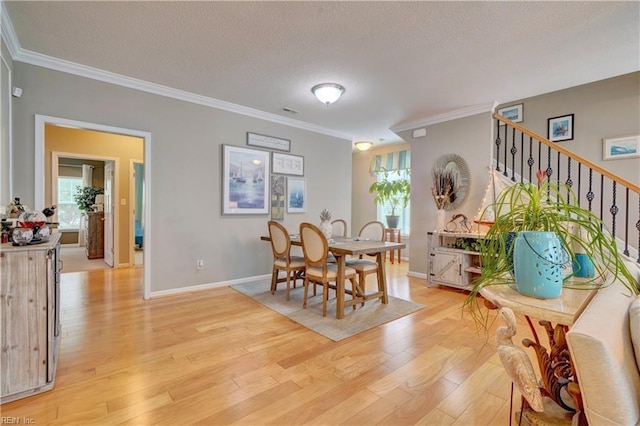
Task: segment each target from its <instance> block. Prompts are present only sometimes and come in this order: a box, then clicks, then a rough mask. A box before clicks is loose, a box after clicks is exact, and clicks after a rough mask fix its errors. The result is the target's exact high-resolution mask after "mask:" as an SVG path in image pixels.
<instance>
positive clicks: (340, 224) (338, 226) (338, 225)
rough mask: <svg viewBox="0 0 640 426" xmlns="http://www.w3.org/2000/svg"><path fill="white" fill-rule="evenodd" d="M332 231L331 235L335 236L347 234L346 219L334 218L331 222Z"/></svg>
mask: <svg viewBox="0 0 640 426" xmlns="http://www.w3.org/2000/svg"><path fill="white" fill-rule="evenodd" d="M331 226H332V229H333V230H332V232H331V235H333V236H335V237H346V236H347V221H346V220H344V219H336V220H334V221H333V222H331Z"/></svg>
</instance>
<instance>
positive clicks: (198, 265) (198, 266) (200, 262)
mask: <svg viewBox="0 0 640 426" xmlns="http://www.w3.org/2000/svg"><path fill="white" fill-rule="evenodd" d="M202 268H204V260H202V259H198V260H196V269H202Z"/></svg>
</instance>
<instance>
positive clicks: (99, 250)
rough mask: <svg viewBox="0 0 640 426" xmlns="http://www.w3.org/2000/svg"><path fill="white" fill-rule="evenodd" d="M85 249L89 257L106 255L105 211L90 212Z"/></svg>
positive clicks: (94, 257)
mask: <svg viewBox="0 0 640 426" xmlns="http://www.w3.org/2000/svg"><path fill="white" fill-rule="evenodd" d="M87 216H88V219H87V221H86V224H87V229H86V232H85V238H86V241H85V251H86V252H87V258H88V259H100V258H103V257H104V213H102V212H100V213H88V214H87Z"/></svg>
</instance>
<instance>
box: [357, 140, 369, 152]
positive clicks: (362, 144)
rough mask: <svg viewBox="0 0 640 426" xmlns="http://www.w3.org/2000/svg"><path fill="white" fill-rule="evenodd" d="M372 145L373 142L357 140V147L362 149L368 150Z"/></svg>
mask: <svg viewBox="0 0 640 426" xmlns="http://www.w3.org/2000/svg"><path fill="white" fill-rule="evenodd" d="M372 145H373V144H372V143H371V142H367V141H361V142H356V148H358V149H359V150H360V151H366V150H368V149H369V148H371V146H372Z"/></svg>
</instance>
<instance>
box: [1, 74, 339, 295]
mask: <svg viewBox="0 0 640 426" xmlns="http://www.w3.org/2000/svg"><path fill="white" fill-rule="evenodd" d="M13 79H14V84H15V85H18V86H20V87H22V88H23V89H24V93H23V96H22V98H20V99H19V100H18V101H17V102H14V111H13V122H14V135H15V139H14V144H13V147H14V158H13V160H14V162H13V164H14V165H15V166H16V167H14V194H16V195H19V196H21V197H22V199H23V200H24V202H25V203H26V204H28V205H29V204H31V205H33V198H34V114H44V115H50V116H56V117H62V118H68V119H73V120H80V121H86V122H91V123H100V124H106V125H110V126H116V127H123V128H128V129H135V130H143V131H148V132H151V134H152V136H151V150H150V151H151V164H150V170H151V178H150V181H149V182H147V189H148V190H149V191H150V197H151V204H150V206H148V207H149V208H150V211H151V223H148V224H146V227H145V233H146V235H148V236H150V241H151V242H152V245H151V246H147V247H146V249H147V250H150V254H151V261H150V264H148V265H145V267H148V268H150V272H151V291H152V292H158V291H164V290H171V289H177V288H184V287H188V286H193V285H198V284H208V283H222V282H226V281H229V280H234V279H242V278H245V277H252V276H257V275H263V274H268V273H270V271H271V250H270V247H269V245H268V243H266V242H262V241H260V240H259V237H260V236H261V235H265V234H266V233H267V226H266V223H267V220H268V218H267V216H252V217H237V216H231V217H229V216H224V217H222V216H221V214H220V206H221V202H220V198H221V194H220V189H221V171H220V165H221V145H222V144H231V145H237V146H246V132H247V131H251V132H255V133H261V134H266V135H272V136H277V137H281V138H285V139H290V140H291V146H292V148H291V153H292V154H296V155H302V156H304V157H305V176H304V177H305V178H306V179H307V194H308V197H307V198H308V205H307V213H304V214H295V215H294V214H290V215H288V214H285V220H284V225H285V226H286V227H287V228H289V229H290V230H291V231H292V232H294V231H296V230H297V228H298V226H299V224H300V223H301V222H303V221H308V222H312V223H318V222H319V218H318V214H319V212H320V211H321V210H322V209H324V208H327V209H329V210H331V211H332V212H333V214H334V216H335V217H351V144H350V143H349V142H348V141H345V140H342V139H338V138H335V137H330V136H325V135H321V134H317V133H313V132H309V131H305V130H301V129H296V128H291V127H288V126H284V125H280V124H276V123H272V122H267V121H264V120H259V119H256V118H252V117H247V116H243V115H239V114H235V113H231V112H227V111H222V110H217V109H213V108H209V107H204V106H200V105H196V104H191V103H188V102H183V101H178V100H174V99H169V98H165V97H161V96H157V95H152V94H148V93H144V92H140V91H137V90H133V89H128V88H124V87H118V86H115V85H111V84H108V83H103V82H99V81H95V80H91V79H86V78H82V77H77V76H73V75H70V74H66V73H62V72H57V71H52V70H48V69H44V68H40V67H37V66H32V65H28V64H24V63H19V62H16V63H15V64H14V75H13ZM327 165H331V167H330V170H329V169H328V167H327ZM121 196H122V197H125V196H127V195H126V194H121ZM197 259H203V260H204V264H205V268H204V269H203V270H200V271H196V268H195V265H196V260H197Z"/></svg>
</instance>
